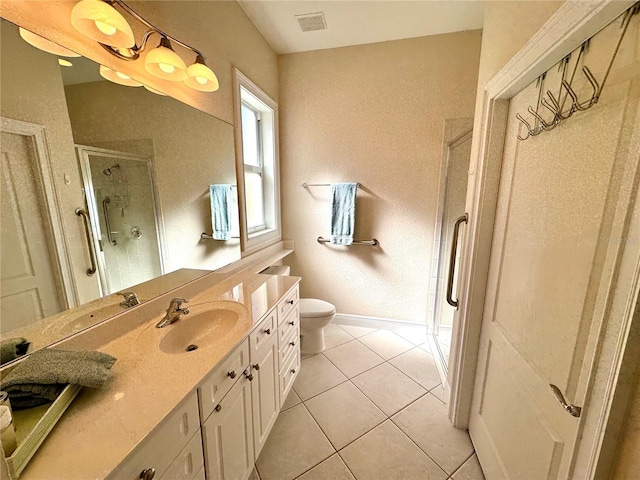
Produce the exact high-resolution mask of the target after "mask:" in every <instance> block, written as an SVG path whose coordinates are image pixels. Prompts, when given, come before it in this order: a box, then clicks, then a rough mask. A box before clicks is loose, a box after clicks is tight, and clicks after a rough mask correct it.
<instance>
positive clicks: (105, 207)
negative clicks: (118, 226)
mask: <svg viewBox="0 0 640 480" xmlns="http://www.w3.org/2000/svg"><path fill="white" fill-rule="evenodd" d="M109 203H111V199H110V198H109V197H106V198H105V199H104V200H103V201H102V211H103V212H104V223H105V225H106V227H107V238H108V239H109V243H110V244H111V245H113V246H115V245H117V244H118V242H116V241H115V240H114V239H113V237H112V236H111V219H110V218H109Z"/></svg>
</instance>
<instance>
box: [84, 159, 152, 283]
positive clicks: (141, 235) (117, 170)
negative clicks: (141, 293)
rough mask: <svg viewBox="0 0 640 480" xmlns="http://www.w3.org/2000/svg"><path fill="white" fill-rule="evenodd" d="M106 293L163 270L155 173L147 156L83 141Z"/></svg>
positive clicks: (88, 185)
mask: <svg viewBox="0 0 640 480" xmlns="http://www.w3.org/2000/svg"><path fill="white" fill-rule="evenodd" d="M77 148H78V154H79V155H78V157H79V158H80V164H81V169H82V174H83V179H84V184H85V192H86V196H87V205H88V207H89V211H90V212H91V215H90V216H91V221H92V230H93V234H94V237H95V243H96V251H97V252H98V271H99V275H100V283H101V287H102V294H103V295H109V294H111V293H114V292H118V291H122V290H125V289H127V288H129V287H131V286H133V285H137V284H139V283H142V282H145V281H147V280H150V279H152V278H155V277H157V276H159V275H161V274H162V273H163V271H162V270H163V269H162V262H161V255H160V240H159V238H160V236H159V226H158V225H159V222H158V216H157V210H156V202H155V194H154V184H153V177H152V175H151V170H150V162H149V160H148V159H146V158H142V157H137V156H135V155H130V154H125V153H122V152H116V151H110V150H105V149H97V148H93V147H77Z"/></svg>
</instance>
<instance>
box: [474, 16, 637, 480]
mask: <svg viewBox="0 0 640 480" xmlns="http://www.w3.org/2000/svg"><path fill="white" fill-rule="evenodd" d="M638 23H639V22H638V18H637V17H636V18H635V19H634V20H633V21H632V24H631V26H630V27H629V31H628V33H627V35H628V37H627V38H626V40H627V41H628V42H629V43H627V44H623V45H626V47H625V48H626V50H625V48H623V50H621V52H623V51H624V52H625V53H624V54H623V55H621V57H620V58H622V59H623V61H622V62H618V63H616V65H615V68H614V69H613V70H612V72H611V76H610V77H609V80H608V82H607V86H606V89H605V91H604V94H603V96H602V97H601V99H600V102H599V103H598V104H597V105H596V106H594V107H593V108H591V109H589V110H588V111H586V112H577V113H576V114H574V115H573V116H572V117H571V118H570V119H568V120H566V121H565V122H563V123H561V124H560V126H558V127H557V128H555V129H553V130H551V131H547V132H544V133H542V134H540V135H538V136H535V137H531V138H529V139H528V140H526V141H520V140H518V139H517V135H518V134H520V135H521V136H525V135H526V134H525V133H524V131H523V130H524V129H523V126H522V124H521V123H520V122H518V121H517V120H516V119H515V114H516V113H521V114H522V113H524V112H526V111H527V107H528V106H530V105H533V106H534V107H535V105H536V102H537V99H538V88H537V85H535V84H533V85H531V86H529V87H527V88H526V89H524V90H523V91H522V92H520V93H519V94H517V95H516V96H515V97H513V98H512V99H511V102H510V109H509V117H508V118H509V121H508V125H507V134H506V140H505V149H504V154H503V160H502V174H501V179H500V187H499V192H498V206H497V210H496V220H495V227H494V238H493V244H492V252H491V259H490V267H489V277H488V282H487V295H486V300H485V310H484V318H483V327H482V335H481V341H480V352H479V361H478V370H477V374H476V385H475V390H474V399H473V406H472V414H471V420H470V429H469V430H470V434H471V437H472V439H473V441H474V445H475V447H476V450H477V452H478V457H479V459H480V462H481V464H482V466H483V469H484V470H485V474H486V476H487V478H488V479H491V478H514V479H517V478H536V479H543V478H549V479H553V478H565V477H567V476H569V475H570V472H571V468H572V461H573V452H574V449H575V447H576V444H577V442H578V438H579V434H580V427H581V424H580V419H579V418H575V417H572V416H570V415H569V414H568V413H567V412H566V411H565V410H564V409H563V408H562V406H561V405H560V403H559V402H558V401H557V400H556V398H555V397H554V395H553V393H552V391H551V388H550V386H549V384H555V385H557V386H558V387H559V388H560V390H561V391H562V392H563V393H564V396H565V398H566V399H567V402H568V403H571V404H576V405H578V406H584V402H585V398H586V395H587V392H588V389H589V382H590V378H591V374H592V371H591V369H592V366H593V365H594V362H596V361H597V358H596V357H595V355H596V353H595V352H597V348H596V347H597V342H598V336H599V335H598V332H599V331H601V328H603V326H604V325H606V323H607V321H608V309H606V308H602V305H603V304H606V299H607V298H609V297H610V296H611V294H612V290H611V289H612V285H613V282H614V280H615V279H616V273H617V269H618V268H619V265H618V264H617V263H616V262H617V260H616V259H617V258H618V257H619V255H620V252H621V245H620V242H616V241H615V238H614V237H615V235H616V234H615V233H614V232H619V231H620V230H619V228H618V227H617V226H616V222H617V221H618V220H617V219H619V218H625V217H626V215H627V213H626V212H628V211H629V209H630V208H631V206H630V205H629V203H628V202H627V201H620V198H621V192H622V191H623V190H624V189H627V188H629V186H630V184H631V183H633V182H635V181H636V180H633V179H634V178H635V176H630V175H629V173H630V172H633V171H636V169H637V168H638V162H639V158H638V153H637V149H638V148H637V140H635V142H636V143H633V142H634V140H632V135H631V134H630V133H629V132H630V131H633V128H634V121H635V119H636V118H637V110H638V108H639V104H640V55H639V52H638V50H635V53H634V55H629V46H633V42H634V41H635V40H636V39H637V38H638ZM618 26H619V25H615V24H614V25H611V26H609V27H607V29H606V31H603V33H604V36H603V37H602V38H604V40H603V39H602V38H601V39H599V40H597V41H596V39H597V38H598V37H596V39H594V40H592V45H591V48H592V49H593V50H594V51H597V49H604V50H606V51H607V52H611V51H612V48H611V41H614V40H617V37H616V35H615V34H613V35H612V31H613V32H614V33H617V32H618V31H619V29H618ZM629 39H630V40H629ZM631 51H634V50H633V48H631ZM609 58H610V57H609V56H607V55H600V54H598V55H596V54H594V55H591V56H587V57H586V60H587V61H586V62H585V63H587V64H588V65H589V67H590V68H591V69H592V70H594V73H595V72H597V73H595V75H596V78H602V76H603V74H604V69H606V66H607V64H608V60H609ZM625 61H626V64H625V63H624V62H625ZM599 62H600V63H599ZM558 80H559V78H558V77H557V74H556V73H555V69H552V70H550V73H549V76H548V77H547V81H548V82H549V85H558V84H559V82H558ZM580 82H581V83H584V82H583V81H582V80H581V81H580ZM576 85H578V83H577V82H576ZM576 88H577V87H576ZM590 94H591V91H590V90H589V88H587V87H586V85H585V88H582V89H580V90H579V98H588V97H589V95H590ZM634 149H635V150H634ZM623 287H624V286H623Z"/></svg>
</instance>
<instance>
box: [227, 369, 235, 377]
mask: <svg viewBox="0 0 640 480" xmlns="http://www.w3.org/2000/svg"><path fill="white" fill-rule="evenodd" d="M227 377H229V378H236V371H235V370H231V371H230V372H229V373H227Z"/></svg>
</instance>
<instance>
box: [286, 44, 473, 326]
mask: <svg viewBox="0 0 640 480" xmlns="http://www.w3.org/2000/svg"><path fill="white" fill-rule="evenodd" d="M480 41H481V32H480V31H471V32H460V33H455V34H447V35H437V36H431V37H422V38H414V39H409V40H399V41H392V42H384V43H377V44H370V45H361V46H354V47H346V48H337V49H330V50H320V51H314V52H307V53H299V54H291V55H283V56H281V57H280V58H279V71H280V130H281V137H280V158H281V178H282V205H283V207H282V215H283V229H284V231H283V237H284V238H287V239H293V240H294V241H295V245H296V251H295V253H294V255H293V258H292V259H291V260H290V261H289V263H290V264H291V267H292V273H294V274H296V275H301V276H302V277H303V280H302V286H301V288H302V295H303V296H311V297H317V298H321V299H325V300H327V301H330V302H332V303H333V304H334V305H335V306H336V308H337V310H338V312H340V313H346V314H356V315H367V316H375V317H383V318H391V319H398V320H406V321H413V322H424V321H425V319H426V312H427V301H428V299H427V297H428V279H429V274H430V268H431V252H432V251H433V248H432V247H433V245H432V237H433V234H434V228H435V221H436V218H435V216H436V205H437V199H438V185H439V181H440V178H439V173H440V162H441V152H442V138H443V133H444V121H445V119H452V118H463V117H470V116H471V113H472V111H473V105H474V99H475V86H476V83H477V73H478V60H479V56H480ZM339 181H356V182H360V183H361V184H362V188H360V189H359V191H358V197H357V203H356V235H355V237H356V239H370V238H372V237H375V238H377V239H378V240H379V241H380V247H379V248H372V247H369V246H351V247H332V246H329V245H326V244H325V245H320V244H318V243H317V242H316V237H318V236H320V235H322V236H328V234H329V233H330V194H331V189H330V188H328V187H310V188H309V189H306V190H305V189H303V188H302V187H301V186H300V184H301V183H303V182H307V183H316V182H319V183H330V182H339Z"/></svg>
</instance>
